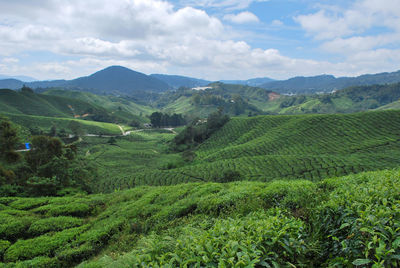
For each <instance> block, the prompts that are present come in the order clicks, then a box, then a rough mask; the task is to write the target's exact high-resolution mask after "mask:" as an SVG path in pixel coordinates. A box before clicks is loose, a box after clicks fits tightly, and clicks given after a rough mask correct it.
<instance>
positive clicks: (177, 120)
mask: <svg viewBox="0 0 400 268" xmlns="http://www.w3.org/2000/svg"><path fill="white" fill-rule="evenodd" d="M150 121H151V124H152V126H153V127H177V126H183V125H185V124H186V120H185V119H184V118H183V116H182V115H181V114H176V113H174V114H172V115H169V114H167V113H161V112H154V113H152V114H151V115H150Z"/></svg>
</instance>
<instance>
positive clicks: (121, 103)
mask: <svg viewBox="0 0 400 268" xmlns="http://www.w3.org/2000/svg"><path fill="white" fill-rule="evenodd" d="M43 94H44V95H51V96H61V97H66V98H70V99H77V100H81V101H85V102H87V103H90V104H93V105H96V106H99V107H103V108H105V109H107V110H108V111H111V112H112V113H113V115H115V116H118V117H123V118H125V119H126V120H128V121H129V120H130V119H132V118H136V119H137V120H139V121H142V122H145V121H146V120H145V117H144V116H145V115H149V114H151V113H152V112H154V109H153V108H151V107H150V106H145V105H141V104H138V103H135V102H133V101H130V100H129V99H126V98H120V97H116V96H112V95H109V96H104V95H96V94H93V93H90V92H82V91H74V90H60V89H50V90H47V91H45V92H43Z"/></svg>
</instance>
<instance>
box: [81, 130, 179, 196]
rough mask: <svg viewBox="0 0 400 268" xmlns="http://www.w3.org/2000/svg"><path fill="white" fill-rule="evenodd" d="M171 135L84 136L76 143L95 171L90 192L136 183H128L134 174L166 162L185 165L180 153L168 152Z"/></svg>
mask: <svg viewBox="0 0 400 268" xmlns="http://www.w3.org/2000/svg"><path fill="white" fill-rule="evenodd" d="M174 136H175V134H174V133H173V132H171V131H167V130H165V131H164V130H156V131H152V130H139V131H134V132H132V133H131V134H130V135H129V136H123V137H116V138H112V139H110V138H107V137H83V140H82V142H81V143H80V144H79V150H80V154H81V155H82V156H83V157H84V158H85V159H86V160H87V161H89V162H91V163H93V164H94V165H95V166H96V167H97V171H98V177H97V178H96V180H95V181H94V184H93V185H92V189H93V191H96V192H109V191H114V190H115V189H123V188H132V187H134V186H135V184H131V183H132V182H133V180H132V179H131V178H132V177H134V176H135V174H137V173H143V172H148V171H149V170H160V169H166V168H167V167H168V164H169V163H180V165H184V163H183V160H182V157H181V156H180V155H179V154H177V153H169V152H168V149H169V148H168V142H169V141H170V140H171V139H173V137H174ZM128 182H131V183H128Z"/></svg>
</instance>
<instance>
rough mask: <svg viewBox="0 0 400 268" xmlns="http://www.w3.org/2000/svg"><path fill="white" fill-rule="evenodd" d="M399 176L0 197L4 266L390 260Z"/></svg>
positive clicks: (397, 254) (397, 248)
mask: <svg viewBox="0 0 400 268" xmlns="http://www.w3.org/2000/svg"><path fill="white" fill-rule="evenodd" d="M399 183H400V170H392V171H378V172H366V173H360V174H357V175H350V176H346V177H340V178H331V179H326V180H322V181H321V182H311V181H307V180H295V181H288V180H276V181H274V182H270V183H265V182H249V181H242V182H232V183H227V184H220V183H188V184H181V185H176V186H160V187H150V186H143V187H137V188H134V189H131V190H125V191H120V192H115V193H111V194H100V195H82V196H74V197H42V198H16V197H9V198H1V199H0V214H1V217H0V260H1V264H0V267H71V266H75V265H78V264H80V266H79V267H210V266H215V267H216V266H218V267H252V266H257V267H321V266H322V267H328V266H329V267H331V266H338V267H346V266H355V265H360V266H359V267H365V265H367V266H368V267H369V266H371V265H374V267H390V266H392V267H396V266H398V265H400V194H399V193H400V191H399V186H398V185H399ZM363 265H364V266H363Z"/></svg>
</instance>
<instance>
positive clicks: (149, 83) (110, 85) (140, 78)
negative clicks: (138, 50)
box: [67, 66, 170, 95]
mask: <svg viewBox="0 0 400 268" xmlns="http://www.w3.org/2000/svg"><path fill="white" fill-rule="evenodd" d="M67 86H68V87H70V88H80V89H87V90H90V91H92V92H94V93H111V92H113V93H117V94H123V95H131V94H132V93H133V92H135V91H155V92H162V91H165V90H167V89H169V88H170V87H169V86H168V85H167V84H166V83H165V82H163V81H160V80H158V79H156V78H154V77H151V76H149V75H145V74H143V73H139V72H136V71H133V70H131V69H128V68H125V67H122V66H111V67H108V68H106V69H103V70H101V71H98V72H96V73H94V74H92V75H90V76H86V77H80V78H77V79H74V80H71V81H68V82H67Z"/></svg>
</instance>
